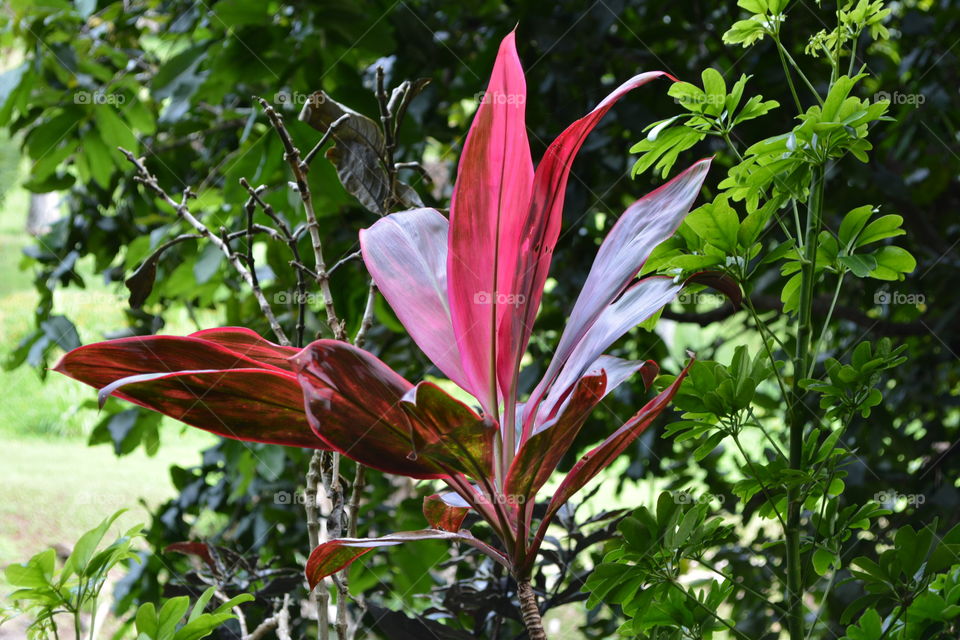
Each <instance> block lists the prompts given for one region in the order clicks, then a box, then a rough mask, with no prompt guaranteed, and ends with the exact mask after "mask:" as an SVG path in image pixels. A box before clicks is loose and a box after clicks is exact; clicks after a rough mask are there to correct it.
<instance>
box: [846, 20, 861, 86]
mask: <svg viewBox="0 0 960 640" xmlns="http://www.w3.org/2000/svg"><path fill="white" fill-rule="evenodd" d="M859 39H860V32H859V31H858V32H857V33H856V34H855V35H854V36H853V41H852V42H851V44H850V66H849V67H848V68H847V75H848V76H851V77H852V76H853V65H855V64H856V63H857V40H859Z"/></svg>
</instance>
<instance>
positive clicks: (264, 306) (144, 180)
mask: <svg viewBox="0 0 960 640" xmlns="http://www.w3.org/2000/svg"><path fill="white" fill-rule="evenodd" d="M118 148H119V149H120V152H121V153H122V154H123V155H124V156H126V158H127V160H129V161H130V163H131V164H133V166H134V167H135V168H136V170H137V177H136V180H137V181H138V182H140V183H141V184H143V185H144V186H145V187H147V188H148V189H150V190H151V191H153V192H154V193H155V194H157V195H158V196H159V197H160V198H161V199H162V200H163V201H164V202H166V203H167V204H168V205H170V206H171V207H173V208H174V210H175V211H176V212H177V216H179V217H180V218H182V219H183V220H185V221H186V222H187V223H188V224H189V225H190V226H191V227H193V228H194V229H196V230H197V231H198V232H199V233H200V235H202V236H203V237H204V238H206V239H207V240H209V241H210V242H211V243H213V244H214V246H216V247H217V248H218V249H220V251H221V252H223V254H224V255H225V256H226V257H227V260H229V261H230V264H232V265H233V268H234V269H236V271H237V273H239V274H240V276H241V277H242V278H243V279H244V281H246V283H247V284H248V285H249V286H250V289H251V290H252V291H253V295H254V297H255V298H256V300H257V303H258V304H259V305H260V311H261V312H262V313H263V315H264V317H266V319H267V322H269V323H270V328H271V329H272V330H273V333H274V335H275V336H276V338H277V342H279V343H280V344H282V345H284V346H289V345H290V340H289V339H288V338H287V335H286V333H284V331H283V327H281V326H280V323H279V322H278V321H277V318H276V316H275V315H274V314H273V309H272V308H271V307H270V303H269V302H267V298H266V296H264V295H263V290H262V289H261V288H260V285H259V283H258V282H257V281H256V277H255V276H254V275H253V274H252V273H251V272H250V269H248V268H247V265H245V264H244V263H243V261H242V260H241V258H240V256H239V255H237V254H236V253H234V251H233V250H232V249H231V248H230V245H229V244H228V242H226V241H224V240H223V239H222V238H221V237H219V236H218V235H217V234H215V233H213V232H212V231H211V230H210V229H209V228H208V227H207V225H205V224H203V223H202V222H200V220H198V219H197V218H196V216H194V215H193V214H192V213H190V209H189V207H188V206H187V201H188V200H189V199H190V198H192V197H193V194H192V192H191V191H190V188H189V187H187V188H186V189H184V191H183V196H182V198H181V200H180V202H177V201H176V200H174V199H173V198H172V197H171V196H170V194H168V193H167V192H166V191H165V190H164V189H163V187H161V186H160V184H159V183H158V182H157V178H156V176H154V175H153V174H151V173H150V171H149V170H148V169H147V167H146V166H145V165H144V163H143V162H144V160H143V158H137V157H136V156H135V155H133V153H131V152H130V151H127V150H126V149H124V148H123V147H118Z"/></svg>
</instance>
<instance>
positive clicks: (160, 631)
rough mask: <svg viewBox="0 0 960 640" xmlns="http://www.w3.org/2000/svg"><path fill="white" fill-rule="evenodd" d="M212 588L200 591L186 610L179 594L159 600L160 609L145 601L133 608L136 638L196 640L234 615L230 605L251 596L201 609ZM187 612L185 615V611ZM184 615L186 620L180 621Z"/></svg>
mask: <svg viewBox="0 0 960 640" xmlns="http://www.w3.org/2000/svg"><path fill="white" fill-rule="evenodd" d="M216 591H217V588H216V587H210V588H209V589H207V590H206V591H204V592H203V593H202V594H201V595H200V597H199V598H197V601H196V602H195V603H194V605H193V609H190V598H189V597H187V596H180V597H177V598H170V599H169V600H165V601H163V603H162V604H161V605H160V609H159V610H157V607H156V606H154V604H153V603H152V602H146V603H144V604H142V605H140V607H139V608H138V609H137V613H136V615H135V616H134V621H135V624H136V630H137V640H200V638H206V637H207V636H209V635H210V634H211V633H213V631H214V630H215V629H216V628H217V627H219V626H220V625H222V624H223V623H225V622H226V621H228V620H232V619H233V618H235V617H236V615H234V613H232V610H233V608H234V607H236V606H238V605H240V604H243V603H244V602H250V601H251V600H253V596H252V595H250V594H243V595H240V596H237V597H235V598H231V599H229V600H227V601H226V602H223V603H222V604H220V605H219V606H218V607H216V608H215V609H213V610H212V611H211V612H210V613H205V612H204V610H205V609H206V608H207V606H208V605H209V603H210V600H211V599H212V598H213V596H214V594H215V593H216ZM188 611H189V616H188V615H187V612H188ZM184 616H186V621H184Z"/></svg>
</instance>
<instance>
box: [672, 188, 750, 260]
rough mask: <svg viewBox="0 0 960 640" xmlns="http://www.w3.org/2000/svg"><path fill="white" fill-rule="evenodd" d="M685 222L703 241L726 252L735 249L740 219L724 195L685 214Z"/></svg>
mask: <svg viewBox="0 0 960 640" xmlns="http://www.w3.org/2000/svg"><path fill="white" fill-rule="evenodd" d="M685 222H686V224H687V226H689V227H690V228H691V229H693V231H694V233H696V234H697V235H698V236H699V237H700V238H702V239H703V240H704V241H705V242H707V243H709V244H712V245H713V246H715V247H717V248H718V249H720V250H722V251H724V252H726V253H735V252H736V250H737V233H738V232H739V231H740V219H739V217H738V216H737V214H736V212H735V211H734V210H733V208H731V207H730V205H729V204H728V203H727V199H726V197H724V196H721V197H718V198H717V199H716V200H714V201H713V202H712V203H709V204H705V205H703V206H702V207H700V208H698V209H697V210H696V211H694V212H693V213H691V214H690V215H688V216H687V219H686V221H685Z"/></svg>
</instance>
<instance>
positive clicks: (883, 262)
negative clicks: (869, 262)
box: [870, 247, 917, 280]
mask: <svg viewBox="0 0 960 640" xmlns="http://www.w3.org/2000/svg"><path fill="white" fill-rule="evenodd" d="M872 255H873V257H874V259H876V261H877V268H876V269H874V270H873V271H871V272H870V277H871V278H876V279H877V280H902V279H903V274H905V273H911V272H913V270H914V269H916V268H917V260H916V258H914V257H913V256H912V255H910V252H909V251H907V250H906V249H902V248H900V247H883V248H881V249H879V250H878V251H875V252H874V253H873V254H872Z"/></svg>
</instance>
